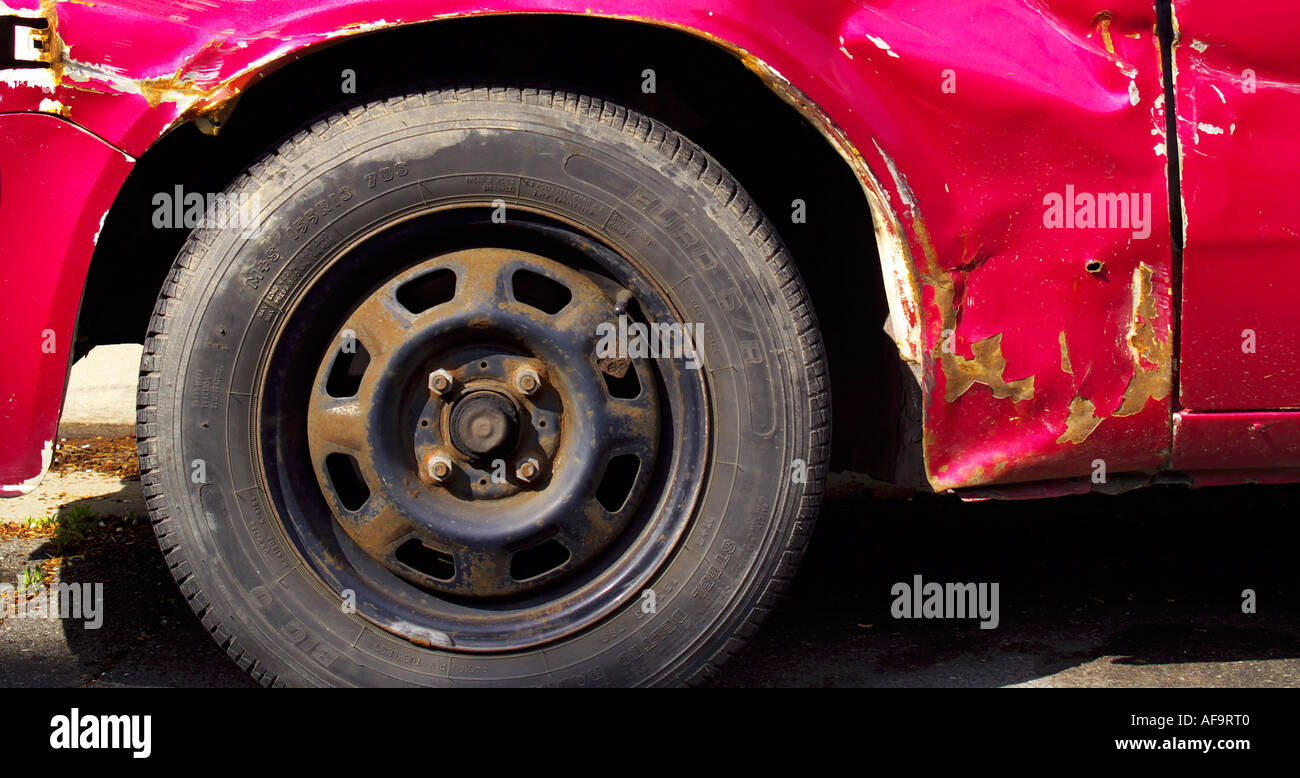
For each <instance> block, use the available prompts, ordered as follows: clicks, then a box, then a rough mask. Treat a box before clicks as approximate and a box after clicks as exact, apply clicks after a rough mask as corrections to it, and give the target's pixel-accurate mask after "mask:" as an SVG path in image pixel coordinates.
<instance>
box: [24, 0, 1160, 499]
mask: <svg viewBox="0 0 1300 778" xmlns="http://www.w3.org/2000/svg"><path fill="white" fill-rule="evenodd" d="M7 2H10V3H17V5H16V7H13V8H10V7H8V6H5V7H3V8H2V9H0V13H4V14H14V15H26V16H32V15H37V16H40V17H41V18H44V19H46V20H47V21H48V32H47V38H48V40H47V45H46V46H44V48H43V51H44V56H45V58H46V59H47V60H48V64H49V68H48V69H36V70H33V69H27V70H2V71H0V83H4V84H7V85H8V88H7V89H4V90H3V91H0V112H8V111H35V112H41V111H43V112H46V113H54V114H57V115H58V116H60V117H65V118H67V119H70V120H71V121H72V122H75V123H77V124H78V125H80V126H82V127H84V128H86V129H87V130H88V131H90V132H91V133H94V134H95V135H97V136H99V137H101V138H103V139H104V140H105V141H106V142H107V143H109V144H111V145H112V146H114V147H116V148H117V149H120V150H121V152H120V153H122V154H123V155H124V156H125V155H129V156H139V155H141V154H144V153H145V152H146V151H147V149H148V148H149V146H150V145H151V144H152V143H154V142H155V141H156V140H157V139H158V138H160V137H162V135H164V134H165V133H166V132H167V131H168V130H169V129H171V128H174V127H176V126H177V125H179V124H181V123H184V122H186V121H191V120H200V121H206V122H208V123H213V124H215V123H219V122H220V121H221V119H222V118H223V116H224V115H225V114H226V113H227V112H228V111H229V110H230V109H231V107H232V105H233V101H234V100H235V99H236V98H237V97H238V96H239V95H240V94H241V93H242V92H243V91H244V90H246V89H247V88H249V86H250V85H252V84H253V83H254V82H255V81H256V80H258V79H259V78H261V77H262V76H264V75H265V74H267V73H269V72H271V71H273V70H274V69H276V68H277V67H279V66H280V65H282V64H283V63H285V62H288V61H291V60H292V59H293V58H295V57H298V56H303V55H304V54H306V53H307V52H309V51H310V50H312V49H313V48H315V47H319V46H325V45H329V44H330V43H332V42H335V41H337V40H340V39H342V38H344V37H346V36H351V35H362V34H374V33H376V32H377V31H379V30H382V29H384V28H388V27H395V26H399V25H407V24H415V23H423V22H436V21H437V20H439V19H446V18H457V17H467V16H478V15H491V14H504V13H567V14H585V15H590V16H598V17H604V18H612V19H625V20H634V21H639V22H642V23H646V24H655V25H660V26H665V27H670V28H674V29H677V30H680V31H683V32H686V33H689V34H693V35H697V36H701V37H704V38H706V39H708V40H710V41H712V42H714V43H716V44H717V45H719V46H722V47H724V48H725V49H727V50H728V51H730V52H732V53H733V54H734V55H735V56H737V57H739V58H740V59H741V61H742V62H744V63H745V64H746V65H747V66H748V67H749V68H750V69H751V70H752V71H753V72H755V73H756V74H757V75H758V76H759V77H760V78H762V79H763V80H764V81H765V82H766V83H767V84H768V86H769V87H770V88H772V89H773V90H774V91H776V92H777V93H778V94H779V95H780V96H781V97H782V98H783V99H785V100H786V101H787V102H788V103H790V104H791V105H793V106H794V107H796V108H797V109H798V110H799V111H800V112H801V113H802V114H803V115H804V116H805V117H807V118H808V120H809V121H810V122H811V123H812V124H813V125H814V126H816V127H817V128H818V129H819V130H820V131H821V132H822V133H823V134H824V135H825V136H826V137H827V138H828V139H829V140H830V141H831V142H832V143H833V144H834V145H835V147H836V148H837V149H838V150H839V152H840V154H841V155H842V156H843V157H844V158H845V160H846V161H847V163H848V164H849V165H850V166H851V167H852V169H853V170H854V172H855V174H856V175H857V176H858V178H859V180H860V182H861V183H862V186H863V190H864V192H865V193H866V196H867V198H868V200H869V203H870V205H871V209H872V213H873V219H874V222H875V223H874V227H875V231H876V236H877V243H878V247H879V257H880V261H881V264H882V269H883V271H884V272H883V278H884V279H885V284H886V294H887V297H888V300H889V309H890V315H889V320H888V322H887V323H886V328H887V330H888V331H889V332H890V334H891V336H892V337H893V339H894V341H895V342H896V343H897V345H898V347H899V354H900V357H901V358H902V359H903V360H905V361H906V362H907V363H908V364H909V365H910V366H912V368H913V373H914V374H915V375H916V377H917V380H918V381H919V382H920V386H921V388H922V391H923V403H924V409H925V418H924V424H925V436H924V442H925V461H926V471H927V476H928V478H929V480H930V483H931V486H932V487H933V488H935V489H936V490H946V489H953V488H958V487H967V486H979V485H988V484H1005V483H1014V482H1021V481H1031V480H1042V479H1052V478H1064V477H1072V476H1078V475H1081V474H1086V473H1087V472H1089V468H1090V467H1091V466H1092V465H1091V463H1092V462H1094V461H1095V460H1096V459H1098V458H1103V459H1104V461H1105V463H1106V467H1107V468H1108V469H1109V470H1110V471H1111V472H1123V471H1151V470H1155V469H1158V468H1160V467H1163V466H1165V465H1166V464H1167V461H1168V449H1169V439H1170V404H1169V403H1170V400H1169V397H1170V393H1171V387H1172V358H1171V344H1172V338H1173V313H1172V311H1173V301H1172V287H1171V284H1170V281H1171V276H1172V267H1171V265H1172V259H1171V250H1170V248H1171V246H1170V225H1169V209H1168V193H1167V188H1166V178H1167V170H1166V165H1167V162H1168V158H1167V154H1166V153H1165V151H1164V148H1165V140H1166V139H1165V138H1164V133H1165V115H1164V112H1165V106H1164V92H1163V79H1162V75H1161V72H1160V45H1159V41H1158V40H1157V38H1156V36H1155V32H1154V28H1155V23H1156V19H1155V9H1154V7H1153V6H1152V5H1151V4H1150V3H1149V2H1142V0H1122V2H1118V3H1116V4H1113V5H1112V6H1110V10H1108V11H1106V12H1103V13H1097V11H1096V9H1095V7H1091V6H1086V5H1085V4H1084V3H1082V2H1081V1H1080V0H1051V1H1050V2H1039V1H1037V0H972V2H967V3H962V4H960V5H956V4H952V3H949V2H946V1H945V0H918V1H917V2H913V3H908V4H905V7H904V4H898V3H892V2H885V1H884V0H871V1H869V2H862V0H825V1H824V2H817V3H804V2H800V0H772V2H766V3H763V4H762V5H761V8H759V9H756V8H755V7H754V4H753V3H750V2H745V0H717V1H716V2H713V3H710V4H709V5H710V6H711V8H709V9H705V8H698V7H692V5H694V4H692V3H689V2H686V1H685V0H610V1H609V2H603V3H600V4H598V5H596V6H592V5H590V4H589V3H587V2H576V1H575V0H498V1H497V2H484V0H446V1H445V2H437V3H429V2H426V1H424V0H344V1H343V2H340V3H337V4H333V5H331V6H329V7H321V6H319V5H317V4H313V3H311V2H307V0H265V1H264V2H258V3H244V2H224V1H222V0H215V1H214V2H212V3H203V4H194V5H188V4H187V5H186V6H183V7H181V8H180V9H179V10H178V9H175V8H168V9H166V10H164V9H163V8H162V7H161V6H159V5H158V4H157V3H154V2H150V1H149V0H112V1H111V2H109V3H102V2H97V3H94V4H84V3H79V2H54V1H53V0H44V2H37V0H7ZM13 148H15V147H14V146H7V147H6V150H5V151H4V152H0V154H12V153H15V152H13V151H10V150H9V149H13ZM33 153H34V152H33ZM108 185H109V184H108V182H103V183H102V185H101V186H102V187H107V186H108ZM117 186H120V181H119V182H118V184H116V185H113V187H112V188H113V190H114V192H115V191H116V188H117ZM1067 186H1068V187H1071V189H1070V190H1069V191H1071V192H1080V193H1092V194H1098V195H1106V196H1107V197H1108V198H1110V197H1113V196H1117V195H1125V196H1127V195H1130V194H1138V195H1149V196H1150V200H1149V202H1150V206H1148V207H1147V208H1146V209H1145V210H1146V211H1147V212H1146V213H1145V214H1144V215H1142V214H1134V217H1135V218H1137V217H1142V218H1145V220H1146V223H1145V226H1144V227H1143V228H1142V231H1145V232H1147V235H1146V236H1145V237H1143V238H1140V239H1139V238H1135V237H1134V231H1133V230H1130V229H1077V228H1071V227H1070V226H1067V225H1063V224H1052V223H1050V221H1051V220H1050V219H1049V218H1048V216H1047V211H1048V209H1047V208H1046V203H1047V202H1049V198H1050V197H1051V196H1052V195H1055V196H1057V197H1063V196H1064V193H1065V192H1066V191H1067V190H1066V187H1067ZM97 191H98V190H97ZM110 195H111V193H110ZM1090 196H1091V195H1090ZM110 200H111V196H110ZM65 202H77V201H74V200H72V198H70V197H69V198H66V199H65ZM1112 202H1116V201H1115V200H1112ZM1126 202H1127V200H1126ZM1138 202H1139V203H1144V202H1147V200H1145V199H1143V197H1139V198H1138ZM81 207H83V208H89V207H90V206H89V205H85V206H81ZM94 218H95V219H98V218H99V214H95V217H94ZM73 221H74V222H75V224H74V225H68V226H66V229H69V230H74V231H76V232H75V233H74V234H70V235H69V236H68V237H67V241H68V242H75V241H81V240H84V239H85V238H86V237H87V235H85V234H84V233H85V229H86V228H85V227H82V226H79V225H81V224H82V223H83V222H86V221H87V220H86V219H85V218H79V219H75V220H73ZM47 229H48V228H47ZM9 240H10V238H9V236H8V235H7V234H6V236H4V237H0V245H2V246H3V254H2V255H0V256H3V257H4V259H3V262H4V263H5V264H6V265H8V264H9V263H11V262H18V263H33V262H34V261H35V258H34V257H33V256H32V255H31V252H30V249H24V248H23V247H22V246H21V245H11V244H10V243H9ZM857 260H858V258H842V259H840V260H839V261H845V262H848V261H857ZM805 261H807V260H805ZM33 266H38V267H40V268H41V272H47V273H60V274H72V275H77V274H78V273H79V275H80V278H81V279H82V280H84V267H81V268H79V269H78V268H77V267H75V266H74V265H73V263H71V262H70V261H69V260H68V259H66V258H64V257H62V256H56V257H55V258H54V259H53V260H50V259H46V260H45V261H43V262H40V263H37V264H36V265H33ZM12 294H13V292H11V291H10V290H9V289H8V288H6V290H5V292H4V295H6V297H8V296H9V295H12ZM30 315H31V316H32V317H36V318H40V317H45V316H46V312H42V311H34V312H32V313H31V314H30ZM61 326H63V325H62V324H61ZM862 326H863V327H867V328H875V327H879V326H881V323H880V322H876V321H871V322H868V321H864V322H862ZM56 331H57V332H58V333H59V334H60V335H66V337H68V338H70V336H71V324H70V323H67V324H66V333H65V332H64V330H63V329H59V328H56ZM65 342H66V341H65ZM19 382H21V385H14V386H12V387H7V388H6V392H9V393H15V394H23V393H26V392H28V391H33V390H34V389H32V388H30V387H29V386H28V385H27V384H26V383H25V379H23V378H21V377H13V378H10V379H9V381H8V382H6V383H15V384H17V383H19ZM57 393H58V394H59V395H61V393H62V386H61V385H60V386H59V387H58V392H57ZM9 418H10V417H7V416H6V417H3V418H0V434H3V435H6V437H7V438H8V439H9V440H10V441H11V442H10V444H9V446H7V447H6V450H5V451H4V452H3V453H0V474H6V473H9V474H10V475H9V476H7V477H6V478H0V482H6V483H18V482H26V481H28V480H29V479H31V478H32V477H33V475H34V472H33V468H32V466H31V457H30V456H29V455H28V454H27V453H26V452H30V451H32V450H35V449H36V448H38V447H39V446H40V445H41V443H43V441H40V440H38V439H36V438H33V437H32V436H31V435H30V434H22V433H20V432H19V430H18V429H17V428H16V425H15V424H13V423H11V422H10V421H9ZM55 424H56V419H55V418H54V417H51V418H49V419H45V420H44V422H43V423H42V424H41V425H37V426H39V427H40V428H41V429H49V428H52V426H53V425H55ZM19 449H21V450H22V451H21V452H20V451H19ZM20 453H21V455H22V456H21V457H20ZM20 458H21V459H22V461H23V462H25V463H26V464H24V465H22V466H19V465H18V464H16V462H17V460H18V459H20ZM10 460H14V461H13V462H10ZM24 474H25V475H24Z"/></svg>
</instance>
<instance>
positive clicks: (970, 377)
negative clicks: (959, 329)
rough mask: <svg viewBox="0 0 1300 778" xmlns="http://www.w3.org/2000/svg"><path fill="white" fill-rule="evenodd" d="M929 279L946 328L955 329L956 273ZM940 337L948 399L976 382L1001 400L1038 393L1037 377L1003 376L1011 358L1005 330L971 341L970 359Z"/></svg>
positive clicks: (941, 273) (942, 273) (1025, 398)
mask: <svg viewBox="0 0 1300 778" xmlns="http://www.w3.org/2000/svg"><path fill="white" fill-rule="evenodd" d="M925 280H926V282H927V283H928V284H930V286H931V288H933V289H934V304H935V306H936V307H937V308H938V309H939V310H940V311H941V312H942V316H943V330H944V331H945V332H955V330H956V318H957V317H956V314H955V312H954V307H953V283H952V277H951V276H950V275H948V273H947V272H945V271H943V270H940V271H939V275H936V276H926V277H925ZM943 344H944V340H941V341H940V348H939V363H940V366H941V367H942V368H943V374H944V376H945V377H946V378H947V385H948V386H947V391H946V392H945V393H944V399H945V400H947V401H948V402H953V401H955V400H956V399H958V398H959V397H961V396H962V395H963V394H965V393H966V391H967V390H968V389H970V388H971V386H973V385H974V384H983V385H985V386H987V387H988V388H989V389H991V390H992V391H993V396H994V397H996V398H998V399H999V400H1004V399H1007V398H1011V401H1012V402H1020V401H1021V400H1029V399H1032V398H1033V396H1034V377H1033V376H1029V377H1028V378H1019V379H1016V380H1014V381H1007V380H1006V379H1005V378H1003V376H1002V372H1003V371H1004V370H1006V367H1007V360H1006V358H1005V357H1004V356H1002V333H1000V332H999V333H998V334H997V335H994V336H992V337H989V338H985V339H983V340H978V341H975V342H974V343H971V346H970V350H971V354H972V355H973V358H972V359H966V358H965V357H963V356H960V355H958V354H954V353H951V351H950V350H949V349H947V348H946V347H945V346H944V345H943Z"/></svg>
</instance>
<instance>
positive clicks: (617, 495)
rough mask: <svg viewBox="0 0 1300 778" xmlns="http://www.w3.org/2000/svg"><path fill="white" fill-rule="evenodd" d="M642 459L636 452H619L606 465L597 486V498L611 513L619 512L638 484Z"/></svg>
mask: <svg viewBox="0 0 1300 778" xmlns="http://www.w3.org/2000/svg"><path fill="white" fill-rule="evenodd" d="M639 472H641V460H640V459H639V458H637V456H636V455H635V454H619V455H618V456H616V457H614V458H612V459H610V460H609V464H608V465H606V466H605V475H604V476H602V477H601V479H600V486H597V487H596V499H597V500H598V501H599V502H600V504H601V505H602V506H604V508H605V510H607V511H609V512H610V513H618V512H619V511H620V510H622V508H623V504H624V503H626V502H627V496H628V495H629V494H631V493H632V487H633V486H634V485H636V476H637V473H639Z"/></svg>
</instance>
